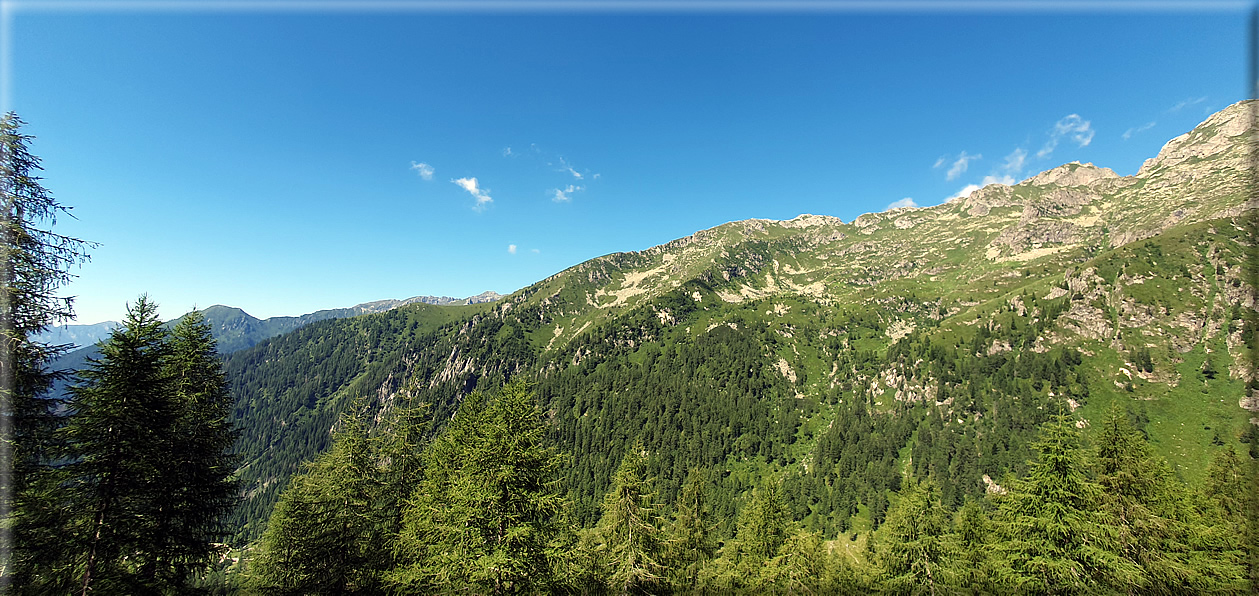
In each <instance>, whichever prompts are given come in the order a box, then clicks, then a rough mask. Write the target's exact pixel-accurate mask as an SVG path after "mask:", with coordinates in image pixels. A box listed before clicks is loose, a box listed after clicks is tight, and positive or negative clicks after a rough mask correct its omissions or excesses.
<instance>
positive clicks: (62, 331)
mask: <svg viewBox="0 0 1259 596" xmlns="http://www.w3.org/2000/svg"><path fill="white" fill-rule="evenodd" d="M502 297H503V295H502V294H499V293H497V292H481V293H480V294H477V295H476V296H469V297H467V298H451V297H450V296H412V297H411V298H407V299H405V300H393V299H388V300H376V301H373V302H364V303H362V304H356V305H354V306H351V307H349V308H333V309H327V310H319V311H315V312H313V313H309V314H304V315H301V316H297V317H271V318H267V319H258V318H257V317H254V316H252V315H250V314H249V313H247V312H245V311H243V310H241V309H239V308H235V307H231V306H223V305H221V304H216V305H214V306H211V307H208V308H206V309H204V310H202V311H201V312H202V314H204V315H205V318H206V320H207V321H209V322H210V326H211V328H212V329H213V330H214V336H215V339H217V340H218V341H219V353H221V354H227V353H230V352H235V351H236V350H240V349H244V348H248V347H250V346H253V345H254V344H256V343H258V342H259V341H260V340H263V339H266V338H268V337H274V336H276V335H279V334H281V333H287V332H289V331H292V330H294V329H297V328H299V327H303V326H305V325H308V324H310V323H313V322H315V321H322V320H324V319H341V318H345V317H354V316H358V315H365V314H370V313H377V312H385V311H388V310H393V309H395V308H398V307H400V306H406V305H408V304H415V303H418V302H422V303H424V304H436V305H440V306H445V305H451V304H480V303H482V302H494V301H495V300H498V299H499V298H502ZM175 320H178V319H175ZM172 322H173V321H172ZM117 326H118V322H117V321H105V322H103V323H93V324H91V325H60V326H57V327H51V328H49V329H48V330H47V331H45V332H43V333H41V334H38V335H36V336H35V341H37V342H40V343H45V344H50V345H71V346H73V348H71V349H72V350H73V349H76V348H83V347H85V346H91V345H92V344H95V343H96V342H98V341H101V340H103V339H105V338H106V337H109V334H110V332H112V331H113V330H114V328H115V327H117Z"/></svg>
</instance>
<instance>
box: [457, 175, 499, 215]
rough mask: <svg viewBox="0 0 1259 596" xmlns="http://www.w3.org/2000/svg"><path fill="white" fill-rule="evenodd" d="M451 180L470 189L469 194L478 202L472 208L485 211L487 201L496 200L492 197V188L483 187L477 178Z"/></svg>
mask: <svg viewBox="0 0 1259 596" xmlns="http://www.w3.org/2000/svg"><path fill="white" fill-rule="evenodd" d="M451 182H453V183H455V184H456V185H458V186H459V188H462V189H464V190H466V191H468V194H471V195H472V196H473V197H475V198H476V204H475V205H473V206H472V208H473V209H476V210H477V211H483V210H484V209H485V205H486V204H487V203H493V202H494V199H492V198H490V190H489V189H488V188H481V187H480V186H479V185H478V184H477V181H476V178H459V179H458V180H451Z"/></svg>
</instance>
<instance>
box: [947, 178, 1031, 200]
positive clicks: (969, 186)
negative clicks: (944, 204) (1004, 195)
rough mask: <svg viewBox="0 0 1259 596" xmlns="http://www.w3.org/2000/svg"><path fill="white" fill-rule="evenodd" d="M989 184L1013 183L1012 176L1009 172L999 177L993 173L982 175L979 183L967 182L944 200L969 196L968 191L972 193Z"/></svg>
mask: <svg viewBox="0 0 1259 596" xmlns="http://www.w3.org/2000/svg"><path fill="white" fill-rule="evenodd" d="M989 184H1006V185H1010V184H1014V178H1013V177H1011V176H1010V175H1009V174H1006V175H1003V176H1001V177H999V178H998V177H997V176H993V175H988V176H984V179H983V180H981V181H980V182H979V184H967V185H966V186H963V187H962V189H961V190H959V191H957V192H956V193H953V195H952V196H950V197H948V198H947V199H945V200H946V201H951V200H953V199H956V198H958V197H968V196H970V193H973V192H975V191H977V190H979V189H981V188H983V187H985V186H988V185H989Z"/></svg>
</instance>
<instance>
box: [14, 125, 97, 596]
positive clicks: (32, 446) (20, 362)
mask: <svg viewBox="0 0 1259 596" xmlns="http://www.w3.org/2000/svg"><path fill="white" fill-rule="evenodd" d="M25 124H26V123H25V122H23V121H22V119H21V118H19V117H18V116H17V114H15V113H13V112H9V113H7V114H5V115H4V116H3V117H0V592H5V591H6V590H7V589H8V588H9V587H10V586H13V587H15V588H16V589H20V590H26V589H32V588H30V586H34V585H38V584H39V583H40V580H39V579H38V577H37V576H40V575H47V574H48V572H49V565H51V561H50V560H49V555H50V553H51V552H52V551H53V550H55V549H52V547H53V546H55V545H57V544H58V543H60V542H61V537H60V535H59V532H58V531H57V530H56V521H55V520H56V518H57V517H58V516H59V514H60V508H59V507H57V506H55V504H54V503H53V496H54V495H56V494H57V492H58V489H57V486H56V478H55V474H53V473H52V471H51V469H50V464H51V462H52V460H53V459H54V457H55V455H54V451H55V444H54V441H55V431H56V428H57V426H58V424H59V418H58V417H57V416H56V415H55V412H56V407H57V405H58V402H57V401H55V400H53V399H50V398H49V396H48V395H47V394H48V390H49V388H50V386H51V384H52V382H53V381H54V380H56V379H57V378H58V377H59V376H62V373H58V372H56V371H50V370H48V364H49V363H50V362H52V361H53V360H54V359H55V358H56V357H57V356H58V355H60V354H61V353H63V352H64V351H65V350H66V348H67V347H68V346H53V345H46V344H42V343H40V342H37V341H35V339H34V337H35V335H36V334H38V333H40V332H42V331H44V330H46V329H47V328H48V327H49V326H50V325H52V324H55V323H59V322H62V321H66V320H70V319H72V318H73V314H74V313H73V309H72V308H71V307H72V304H71V299H70V298H64V297H60V296H58V295H57V293H56V292H57V290H58V289H59V288H61V287H63V286H65V285H66V284H67V283H68V282H69V281H70V279H71V278H72V275H71V274H70V269H71V267H73V266H75V265H78V264H81V263H82V262H84V261H85V260H86V259H87V256H86V252H85V251H86V249H87V248H90V247H91V246H93V245H92V244H91V243H89V242H84V241H82V240H78V239H75V238H71V237H69V236H65V235H61V234H57V233H55V232H53V231H52V226H53V225H54V224H55V223H56V220H57V217H58V216H59V215H67V214H68V213H69V207H66V206H64V205H61V204H60V203H58V202H57V200H56V199H55V198H53V196H52V193H50V192H49V191H48V189H46V188H44V187H43V185H42V184H41V183H40V180H41V178H40V177H39V176H38V173H39V172H40V170H42V169H43V168H42V167H41V166H40V163H39V162H40V160H39V158H38V157H36V156H35V155H32V154H31V152H30V149H29V145H30V142H31V140H32V139H33V138H34V137H32V136H30V135H26V134H23V133H22V127H23V126H24V125H25Z"/></svg>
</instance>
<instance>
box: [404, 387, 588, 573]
mask: <svg viewBox="0 0 1259 596" xmlns="http://www.w3.org/2000/svg"><path fill="white" fill-rule="evenodd" d="M424 459H425V464H426V465H425V471H424V479H423V480H422V481H421V482H420V484H419V486H418V487H417V488H416V490H415V493H414V495H413V497H412V498H411V499H410V500H409V502H408V504H407V509H406V513H405V514H404V518H403V524H402V531H401V532H400V534H399V535H398V538H397V540H396V542H395V544H394V555H395V556H396V557H397V560H398V563H399V565H398V567H397V568H395V569H394V571H392V572H391V573H389V574H388V580H389V582H390V583H391V584H392V585H393V586H394V587H395V589H397V590H400V591H406V592H414V591H431V590H436V589H442V590H447V591H467V592H474V593H494V594H504V593H522V592H533V591H545V590H548V589H550V588H551V587H552V585H553V584H554V581H555V578H554V577H553V576H552V574H551V570H552V569H553V567H554V566H553V565H552V562H553V559H554V556H555V555H554V552H553V551H552V549H551V546H552V543H553V542H554V541H555V540H556V539H557V537H559V536H560V535H561V534H562V533H563V532H564V530H565V526H564V525H563V524H562V523H561V520H562V512H563V510H564V508H565V504H566V500H565V499H564V497H563V496H562V495H561V494H560V492H559V473H560V467H561V465H562V462H563V456H562V455H561V454H559V453H558V452H557V450H556V449H555V447H553V446H552V445H551V444H550V442H549V441H548V439H547V438H546V425H545V423H544V421H543V418H542V414H541V412H540V411H539V410H538V407H537V404H536V403H535V397H534V394H533V392H531V391H530V390H529V388H528V387H527V386H526V385H525V384H524V382H523V381H520V380H517V381H513V382H510V383H508V384H507V385H504V386H503V387H502V388H501V389H500V390H499V392H498V394H497V395H495V396H492V397H489V396H486V395H484V394H482V393H481V392H479V391H478V392H473V394H472V395H469V396H468V397H467V398H466V399H465V400H464V403H463V404H462V406H460V408H459V412H458V413H457V414H456V415H455V418H454V419H453V420H452V421H451V423H450V426H449V427H447V429H446V430H445V432H443V433H442V435H441V436H439V437H438V438H437V439H435V440H434V441H433V443H432V444H431V445H430V446H429V448H428V449H427V451H426V455H425V458H424Z"/></svg>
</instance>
